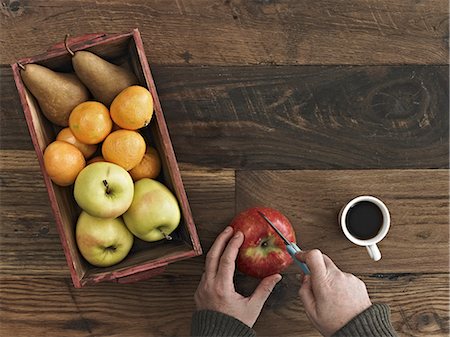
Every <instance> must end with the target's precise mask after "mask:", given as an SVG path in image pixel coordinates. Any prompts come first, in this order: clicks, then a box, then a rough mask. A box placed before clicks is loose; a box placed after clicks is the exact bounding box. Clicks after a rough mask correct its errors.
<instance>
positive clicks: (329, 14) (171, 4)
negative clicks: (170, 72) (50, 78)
mask: <svg viewBox="0 0 450 337" xmlns="http://www.w3.org/2000/svg"><path fill="white" fill-rule="evenodd" d="M0 8H1V12H0V15H1V18H2V20H1V26H0V32H1V39H0V41H1V43H0V48H1V50H2V53H1V56H0V63H3V64H4V63H11V62H14V61H15V60H16V59H18V58H20V57H23V56H31V55H35V54H38V53H41V52H43V51H45V50H46V49H47V48H48V47H49V46H50V45H52V44H54V43H57V42H61V41H62V40H63V39H64V35H65V34H66V33H70V34H71V35H73V36H76V35H82V34H85V33H99V32H107V33H121V32H126V31H129V30H131V28H135V27H137V28H139V29H140V30H141V32H142V36H143V40H144V43H145V46H146V53H147V56H148V57H149V59H150V62H152V63H164V64H186V63H187V64H222V65H230V64H446V63H447V59H448V1H445V0H444V1H415V0H405V1H386V0H383V1H378V0H368V1H358V0H344V1H339V3H336V2H334V1H330V0H319V1H314V2H311V1H305V0H302V1H288V0H283V1H276V0H250V1H247V0H220V1H213V0H176V1H143V0H128V1H122V0H101V1H94V0H80V1H71V0H57V1H52V2H51V3H50V2H49V1H46V0H5V1H3V2H2V6H1V7H0ZM43 32H45V33H43ZM25 45H26V46H27V48H26V49H25V50H24V48H23V46H25Z"/></svg>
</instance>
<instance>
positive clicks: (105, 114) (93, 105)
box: [69, 101, 113, 144]
mask: <svg viewBox="0 0 450 337" xmlns="http://www.w3.org/2000/svg"><path fill="white" fill-rule="evenodd" d="M112 124H113V123H112V120H111V117H110V115H109V110H108V108H107V107H106V106H104V105H103V104H102V103H100V102H94V101H87V102H83V103H81V104H79V105H77V106H76V107H75V108H74V109H73V111H72V112H71V114H70V117H69V127H70V130H71V131H72V133H73V134H74V136H75V137H76V138H77V139H78V140H79V141H80V142H82V143H84V144H98V143H100V142H102V141H103V140H104V139H105V138H106V136H108V135H109V133H110V132H111V129H112Z"/></svg>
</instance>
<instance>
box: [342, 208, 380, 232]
mask: <svg viewBox="0 0 450 337" xmlns="http://www.w3.org/2000/svg"><path fill="white" fill-rule="evenodd" d="M345 222H346V224H347V229H348V231H349V232H350V234H352V235H353V236H354V237H356V238H358V239H360V240H368V239H372V238H373V237H375V236H376V235H377V234H378V232H379V231H380V229H381V226H382V225H383V213H382V212H381V210H380V209H379V208H378V206H377V205H375V204H374V203H372V202H370V201H361V202H358V203H356V204H354V205H353V206H352V207H351V208H350V209H349V210H348V212H347V217H346V218H345Z"/></svg>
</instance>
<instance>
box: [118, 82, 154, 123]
mask: <svg viewBox="0 0 450 337" xmlns="http://www.w3.org/2000/svg"><path fill="white" fill-rule="evenodd" d="M110 111H111V118H112V120H113V121H114V123H116V124H117V125H118V126H120V127H121V128H122V129H128V130H137V129H140V128H143V127H145V126H147V125H148V124H149V123H150V120H151V118H152V115H153V97H152V94H151V93H150V92H149V91H148V90H147V89H146V88H144V87H141V86H138V85H133V86H131V87H128V88H126V89H124V90H123V91H122V92H120V94H118V95H117V97H116V98H114V101H113V102H112V104H111V107H110Z"/></svg>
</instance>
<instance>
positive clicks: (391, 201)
mask: <svg viewBox="0 0 450 337" xmlns="http://www.w3.org/2000/svg"><path fill="white" fill-rule="evenodd" d="M448 181H449V172H448V170H363V171H358V170H353V171H346V170H341V171H336V170H327V171H307V170H305V171H238V172H237V175H236V204H237V211H240V210H243V209H245V208H247V207H252V206H256V205H266V206H269V207H273V208H276V209H279V210H280V211H281V212H283V213H284V214H285V215H286V216H287V217H288V218H289V219H290V220H291V222H292V224H293V225H294V228H295V230H296V233H297V235H298V240H299V242H300V247H303V248H304V249H312V248H319V249H321V250H322V251H323V252H324V253H326V254H328V255H329V256H330V257H331V258H332V259H333V260H334V261H335V262H336V264H337V265H338V266H340V267H341V268H342V269H344V270H346V271H349V272H353V273H363V272H367V273H390V272H391V273H409V272H416V271H417V270H420V272H442V271H448V270H449V256H448V247H449V235H448V234H449V214H448V207H449V190H448ZM358 195H374V196H377V197H379V198H380V199H381V200H383V201H384V202H385V203H386V205H387V206H388V208H389V210H390V213H391V229H390V231H389V233H388V235H387V237H386V238H385V239H384V240H383V241H382V242H380V244H379V248H380V250H381V254H382V259H381V261H379V262H372V261H371V260H370V258H369V256H368V254H367V252H366V249H365V248H363V247H359V246H356V245H354V244H353V243H351V242H350V241H348V240H347V238H346V237H345V236H344V234H343V233H342V230H341V228H340V227H339V225H338V223H337V216H338V212H339V210H340V209H341V207H343V206H344V205H345V204H346V203H347V202H348V201H350V200H351V199H352V198H354V197H356V196H358ZM292 268H294V267H292Z"/></svg>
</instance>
